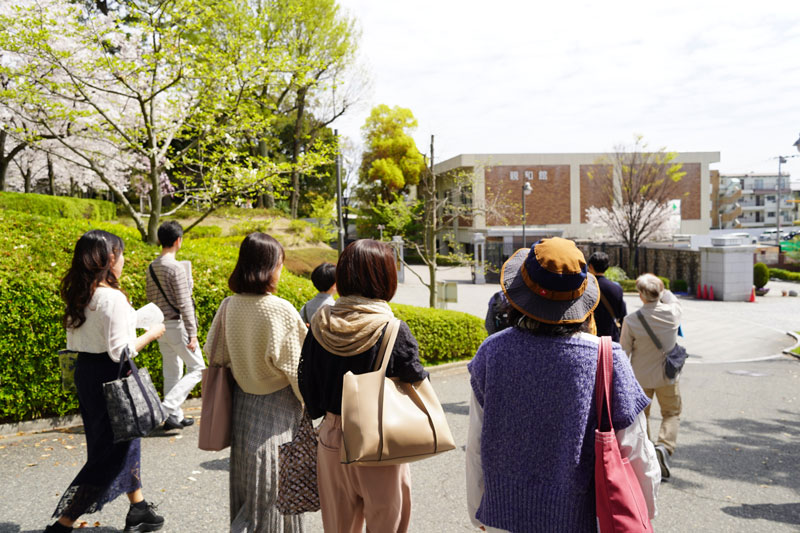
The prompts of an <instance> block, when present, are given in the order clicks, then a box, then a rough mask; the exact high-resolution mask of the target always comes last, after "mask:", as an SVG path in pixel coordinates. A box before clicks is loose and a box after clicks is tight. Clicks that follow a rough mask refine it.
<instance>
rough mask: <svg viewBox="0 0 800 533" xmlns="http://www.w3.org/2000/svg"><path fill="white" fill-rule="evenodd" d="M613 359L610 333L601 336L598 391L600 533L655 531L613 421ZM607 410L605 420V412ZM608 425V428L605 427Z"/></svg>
mask: <svg viewBox="0 0 800 533" xmlns="http://www.w3.org/2000/svg"><path fill="white" fill-rule="evenodd" d="M613 376H614V360H613V354H612V350H611V337H600V350H599V353H598V356H597V376H596V378H595V395H596V399H597V429H596V430H595V433H594V453H595V459H594V484H595V503H596V508H597V525H598V528H599V531H600V532H601V533H629V532H642V531H647V532H651V531H653V526H652V525H651V524H650V518H649V517H648V514H647V503H646V502H645V500H644V494H642V487H641V486H640V485H639V481H638V480H637V479H636V474H635V473H634V471H633V467H631V464H630V462H629V461H628V459H627V458H624V457H622V456H621V455H620V453H619V444H618V443H617V437H616V435H615V434H614V424H613V422H612V421H611V388H612V386H613V385H612V384H613V379H612V378H613ZM604 413H605V414H606V417H607V418H606V419H605V420H603V418H602V415H603V414H604ZM604 429H605V431H603V430H604Z"/></svg>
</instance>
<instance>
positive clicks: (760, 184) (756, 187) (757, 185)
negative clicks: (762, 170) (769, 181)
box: [753, 178, 764, 189]
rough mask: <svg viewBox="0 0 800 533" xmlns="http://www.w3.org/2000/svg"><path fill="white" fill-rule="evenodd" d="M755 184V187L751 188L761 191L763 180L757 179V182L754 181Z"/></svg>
mask: <svg viewBox="0 0 800 533" xmlns="http://www.w3.org/2000/svg"><path fill="white" fill-rule="evenodd" d="M755 182H756V185H755V187H753V188H754V189H763V188H764V180H763V179H761V178H758V179H757V180H755Z"/></svg>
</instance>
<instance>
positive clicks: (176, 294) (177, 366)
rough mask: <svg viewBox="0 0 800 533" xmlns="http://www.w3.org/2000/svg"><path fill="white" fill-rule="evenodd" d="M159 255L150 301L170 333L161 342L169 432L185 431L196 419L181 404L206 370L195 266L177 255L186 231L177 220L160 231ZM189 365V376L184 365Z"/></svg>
mask: <svg viewBox="0 0 800 533" xmlns="http://www.w3.org/2000/svg"><path fill="white" fill-rule="evenodd" d="M158 242H159V243H161V255H159V256H158V257H157V258H156V259H155V260H154V261H153V262H152V263H150V266H149V267H148V268H147V299H148V300H149V301H150V302H153V303H155V304H156V305H158V307H159V308H160V309H161V312H162V313H164V319H165V320H164V326H165V327H166V331H165V332H164V335H162V337H161V338H160V339H158V347H159V349H160V350H161V358H162V361H163V368H164V402H163V405H164V410H165V411H166V412H167V420H166V421H165V422H164V428H165V429H183V428H184V427H186V426H191V425H192V424H193V423H194V419H191V418H185V417H184V416H183V410H182V409H181V405H182V404H183V402H184V401H185V400H186V397H187V396H189V393H190V392H192V389H193V388H194V387H195V385H197V384H198V383H199V382H200V379H201V377H202V374H203V369H204V368H205V362H204V361H203V354H202V352H201V351H200V347H199V346H198V342H197V319H196V316H195V309H194V302H193V301H192V275H191V263H189V262H188V261H178V260H176V259H175V255H176V254H177V253H178V250H180V249H181V245H182V244H183V228H181V225H180V224H178V223H177V222H175V221H169V222H164V223H163V224H161V226H160V227H159V228H158ZM184 363H185V364H186V373H185V374H184V373H183V365H184Z"/></svg>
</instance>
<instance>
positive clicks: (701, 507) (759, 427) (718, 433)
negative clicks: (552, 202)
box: [0, 270, 800, 533]
mask: <svg viewBox="0 0 800 533" xmlns="http://www.w3.org/2000/svg"><path fill="white" fill-rule="evenodd" d="M448 275H450V276H453V277H455V276H456V275H459V276H463V275H464V273H463V272H459V271H458V270H451V271H445V272H443V277H444V278H445V279H447V277H448ZM407 281H410V280H409V278H408V277H407ZM770 285H771V286H773V290H772V291H771V292H775V291H776V288H777V289H778V294H779V291H780V285H779V284H778V283H776V282H771V283H770ZM792 287H793V288H794V287H795V286H792ZM420 289H422V291H423V293H422V301H425V294H424V287H422V286H421V285H419V286H418V285H417V284H414V283H411V282H409V283H407V284H405V285H404V286H403V287H401V289H400V290H399V291H398V296H397V298H396V300H397V301H400V302H403V303H415V302H416V303H419V301H420V300H419V296H417V297H416V298H415V300H414V301H413V302H410V301H408V299H407V298H408V297H409V296H408V295H409V293H413V292H414V291H419V290H420ZM495 290H497V286H491V285H487V286H473V285H466V284H463V285H459V300H460V301H461V302H460V303H459V304H458V305H457V306H454V307H455V308H456V309H459V310H464V311H467V312H473V314H476V315H478V316H482V315H483V312H484V310H483V309H484V306H485V302H487V301H488V298H489V296H490V295H491V294H492V292H494V291H495ZM635 304H636V302H635V300H634V299H631V300H629V310H633V308H634V307H635ZM684 309H685V318H684V330H686V332H687V337H686V339H685V344H686V346H687V347H688V349H689V351H690V353H691V354H692V356H693V357H692V359H691V361H692V363H693V365H692V366H689V367H687V369H686V370H685V372H684V375H683V377H682V389H683V395H684V416H683V420H682V424H681V434H680V437H679V444H678V450H677V452H676V454H675V456H674V457H673V465H674V468H673V480H672V481H671V482H670V483H665V484H664V485H662V489H661V493H660V496H659V502H658V505H659V510H660V514H659V517H658V518H657V519H656V521H655V522H654V526H655V529H656V531H659V532H662V531H663V532H686V531H714V532H717V531H737V532H738V531H741V532H751V531H752V532H765V533H766V532H783V531H798V530H800V503H798V502H799V501H800V476H798V472H800V453H799V452H800V444H798V443H800V409H798V407H800V405H799V402H800V395H799V394H798V390H800V364H799V363H798V361H796V360H795V359H793V358H791V357H788V356H785V357H780V358H777V359H772V360H763V361H757V362H750V363H737V362H735V361H738V360H743V359H759V358H762V357H766V356H771V355H775V354H776V353H778V352H779V351H780V349H781V348H783V347H785V346H787V345H789V344H791V340H790V339H789V338H788V337H786V336H785V335H784V331H785V330H786V329H797V330H800V327H798V325H797V322H798V313H797V311H798V309H800V301H799V300H798V299H796V298H788V297H787V298H782V297H780V296H772V297H769V296H768V297H766V298H764V299H760V300H759V302H758V303H756V304H745V303H742V304H738V303H722V302H698V301H694V300H691V299H686V300H684ZM432 379H433V382H434V385H435V387H436V389H437V392H438V393H439V396H440V399H441V401H442V403H443V405H444V407H445V409H446V411H447V415H448V420H449V421H450V425H451V428H452V430H453V434H454V436H455V438H456V441H457V443H458V447H457V449H456V450H455V451H453V452H449V453H447V454H445V455H443V456H440V457H437V458H434V459H430V460H427V461H422V462H419V463H414V464H412V478H413V509H414V511H413V514H412V527H411V530H412V531H419V532H425V533H427V532H431V533H438V532H461V531H473V530H474V529H473V528H472V527H471V526H470V523H469V520H468V519H467V516H466V511H465V496H464V466H463V465H464V451H463V444H464V442H465V440H466V431H467V422H468V408H467V398H468V395H469V383H468V375H467V373H466V370H465V368H464V367H463V366H455V367H449V368H446V369H440V370H437V371H435V372H434V374H433V376H432ZM656 410H657V408H656ZM188 413H189V414H190V415H195V416H197V415H199V412H198V410H197V409H196V408H195V409H189V410H188ZM655 421H657V417H655ZM196 443H197V425H195V426H194V427H192V428H189V429H187V430H184V431H183V432H170V433H157V434H156V435H153V436H151V437H149V438H147V439H145V440H144V443H143V457H142V460H143V480H144V484H145V492H146V496H147V497H148V498H149V499H151V500H152V501H155V502H157V503H159V504H160V506H161V509H162V510H163V513H164V515H165V516H166V518H167V525H166V527H165V529H164V531H166V532H171V533H175V532H178V533H183V532H206V531H207V532H221V531H226V530H227V517H228V493H227V468H228V452H227V451H224V452H216V453H214V452H203V451H200V450H198V449H197V446H196ZM84 457H85V452H84V444H83V438H82V435H81V434H80V432H79V431H77V430H72V431H60V432H52V431H51V432H46V433H38V434H23V435H19V436H16V435H12V436H5V437H3V438H0V533H18V532H33V531H41V529H42V527H43V525H44V524H46V523H47V520H48V516H49V513H50V512H51V510H52V509H53V508H54V506H55V504H56V502H57V501H58V498H59V496H60V494H61V491H62V490H63V489H64V488H65V487H66V486H67V484H68V483H69V482H70V481H71V479H72V478H73V476H74V475H75V473H76V472H77V470H78V469H79V467H80V465H81V464H82V462H83V460H84ZM125 511H126V502H125V501H124V498H123V499H118V500H117V501H115V502H113V503H112V504H110V505H109V506H108V507H107V508H106V510H104V511H103V512H102V513H98V514H96V515H89V516H87V517H85V518H86V519H87V520H88V525H89V526H92V525H93V524H95V522H97V523H99V527H97V528H96V529H94V531H97V532H98V533H103V532H118V531H120V530H121V527H122V525H123V521H124V514H125ZM308 530H309V531H312V532H316V531H321V526H320V521H319V516H318V513H317V514H313V515H310V516H309V521H308Z"/></svg>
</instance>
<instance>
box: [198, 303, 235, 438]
mask: <svg viewBox="0 0 800 533" xmlns="http://www.w3.org/2000/svg"><path fill="white" fill-rule="evenodd" d="M227 309H228V299H227V298H226V299H225V300H223V301H222V305H220V307H219V311H217V313H218V314H219V315H220V317H219V319H220V323H219V328H217V332H216V335H215V336H214V339H213V343H212V345H211V347H210V350H208V368H206V369H205V370H203V379H202V382H201V383H202V394H203V406H202V408H201V411H200V435H199V438H198V440H197V447H198V448H200V449H201V450H207V451H211V452H218V451H220V450H224V449H225V448H227V447H228V446H230V445H231V419H232V418H233V374H232V373H231V369H230V368H226V367H225V366H224V365H225V361H226V360H229V358H228V357H226V354H227V347H226V345H225V312H226V311H227Z"/></svg>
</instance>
